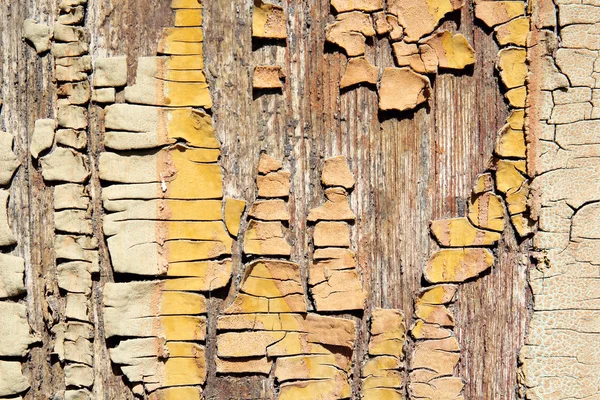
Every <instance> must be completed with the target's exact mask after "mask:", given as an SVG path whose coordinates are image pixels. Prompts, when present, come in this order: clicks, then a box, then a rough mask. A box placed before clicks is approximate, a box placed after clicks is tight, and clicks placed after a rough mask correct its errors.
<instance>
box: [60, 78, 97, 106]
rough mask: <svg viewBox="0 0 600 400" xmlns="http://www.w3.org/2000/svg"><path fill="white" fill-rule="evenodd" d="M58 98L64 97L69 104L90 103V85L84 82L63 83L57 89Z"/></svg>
mask: <svg viewBox="0 0 600 400" xmlns="http://www.w3.org/2000/svg"><path fill="white" fill-rule="evenodd" d="M57 94H58V96H59V97H66V98H67V101H68V102H69V104H74V105H84V104H87V103H88V102H89V101H90V95H91V89H90V83H89V82H88V81H87V80H85V81H82V82H76V83H65V84H63V85H61V86H60V87H59V88H58V91H57Z"/></svg>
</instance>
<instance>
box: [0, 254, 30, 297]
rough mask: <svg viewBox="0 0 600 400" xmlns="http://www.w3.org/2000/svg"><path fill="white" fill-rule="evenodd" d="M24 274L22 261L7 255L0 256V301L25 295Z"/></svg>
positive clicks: (23, 261) (19, 258)
mask: <svg viewBox="0 0 600 400" xmlns="http://www.w3.org/2000/svg"><path fill="white" fill-rule="evenodd" d="M24 274H25V260H24V259H22V258H21V257H16V256H11V255H9V254H0V299H5V298H9V297H15V296H19V295H20V294H22V293H25V284H24V283H23V279H24V276H25V275H24Z"/></svg>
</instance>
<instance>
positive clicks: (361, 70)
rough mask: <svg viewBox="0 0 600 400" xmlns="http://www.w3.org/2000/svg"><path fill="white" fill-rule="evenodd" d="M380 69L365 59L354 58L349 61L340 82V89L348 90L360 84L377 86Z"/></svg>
mask: <svg viewBox="0 0 600 400" xmlns="http://www.w3.org/2000/svg"><path fill="white" fill-rule="evenodd" d="M378 79H379V68H377V67H376V66H374V65H372V64H371V63H370V62H369V61H368V60H367V59H366V58H365V57H354V58H351V59H350V60H349V61H348V65H347V66H346V71H345V72H344V76H343V77H342V80H341V82H340V88H342V89H343V88H347V87H350V86H354V85H358V84H359V83H369V84H372V85H375V84H377V81H378Z"/></svg>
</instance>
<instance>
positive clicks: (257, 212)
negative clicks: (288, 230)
mask: <svg viewBox="0 0 600 400" xmlns="http://www.w3.org/2000/svg"><path fill="white" fill-rule="evenodd" d="M248 215H249V216H250V217H252V218H255V219H258V220H262V221H289V220H290V212H289V210H288V207H287V204H286V202H285V201H283V200H280V199H277V200H263V201H256V202H254V204H252V207H251V208H250V212H249V213H248Z"/></svg>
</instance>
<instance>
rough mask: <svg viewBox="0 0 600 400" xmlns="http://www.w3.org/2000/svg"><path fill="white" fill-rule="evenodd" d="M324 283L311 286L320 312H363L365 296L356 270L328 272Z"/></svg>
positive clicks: (325, 274) (316, 306)
mask: <svg viewBox="0 0 600 400" xmlns="http://www.w3.org/2000/svg"><path fill="white" fill-rule="evenodd" d="M323 275H324V281H323V282H320V283H317V284H315V285H314V286H311V289H310V290H311V294H312V298H313V300H314V302H315V308H316V310H318V311H346V310H348V311H349V310H363V309H364V307H365V304H364V303H365V294H364V292H363V289H362V283H361V281H360V277H359V276H358V273H357V272H356V270H355V269H349V270H334V271H326V272H325V273H324V274H323Z"/></svg>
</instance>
